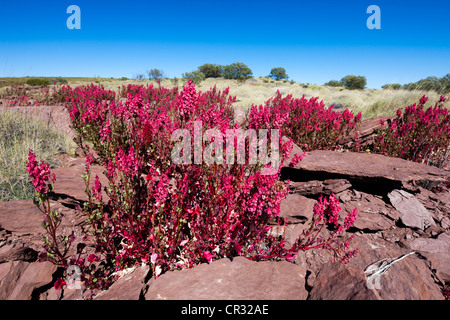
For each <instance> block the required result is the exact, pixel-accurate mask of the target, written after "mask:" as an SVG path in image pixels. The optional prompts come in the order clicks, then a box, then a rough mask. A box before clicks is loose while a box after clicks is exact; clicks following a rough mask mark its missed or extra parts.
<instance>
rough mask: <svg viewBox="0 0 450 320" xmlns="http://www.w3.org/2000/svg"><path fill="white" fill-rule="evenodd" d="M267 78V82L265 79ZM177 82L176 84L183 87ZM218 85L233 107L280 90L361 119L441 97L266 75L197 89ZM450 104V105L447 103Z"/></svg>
mask: <svg viewBox="0 0 450 320" xmlns="http://www.w3.org/2000/svg"><path fill="white" fill-rule="evenodd" d="M264 80H266V81H264ZM123 83H124V84H127V83H141V84H146V83H153V84H155V82H150V81H137V80H128V81H124V82H123ZM102 84H103V85H104V86H105V88H107V89H112V90H115V89H117V87H118V84H119V85H121V84H122V81H121V82H115V83H114V82H107V83H102ZM161 85H162V86H165V87H172V86H173V83H172V82H171V81H170V80H169V79H166V80H163V81H162V82H161ZM182 85H183V83H182V82H181V81H180V82H179V84H178V86H182ZM214 85H216V86H217V88H218V89H220V90H223V89H226V88H228V87H229V88H230V94H231V95H233V96H236V97H237V101H236V103H235V106H238V107H243V108H244V109H248V108H250V107H251V105H252V104H254V105H260V104H264V103H265V102H266V101H267V100H268V99H270V98H271V97H273V96H274V95H275V94H276V92H277V91H278V90H279V91H280V92H281V93H282V94H283V95H287V94H292V95H293V96H294V97H297V98H300V97H302V96H303V95H305V97H306V98H312V97H319V99H320V100H323V101H324V103H325V105H326V106H330V105H332V104H334V105H335V107H338V108H349V109H351V110H353V111H355V112H356V113H357V112H362V114H363V118H364V119H368V118H371V117H374V116H380V115H395V112H396V111H397V109H398V108H401V109H404V108H405V107H407V106H409V105H412V104H414V103H417V102H418V101H419V99H420V98H421V97H422V96H423V95H424V94H425V95H427V96H428V97H429V98H430V100H429V103H431V102H434V101H437V100H438V99H439V97H440V95H439V94H437V93H436V92H434V91H408V90H386V89H365V90H346V89H344V88H342V87H326V86H318V85H311V84H308V85H304V84H300V83H293V84H291V83H290V82H285V83H284V82H283V81H273V83H271V82H270V81H269V82H267V79H265V78H256V79H250V80H247V81H245V82H239V81H234V80H224V79H212V78H209V79H206V80H205V81H203V82H201V83H200V84H199V85H197V88H198V89H199V90H202V91H205V90H208V89H209V88H211V87H213V86H214ZM448 106H450V104H448Z"/></svg>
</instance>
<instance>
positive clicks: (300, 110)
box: [248, 91, 362, 151]
mask: <svg viewBox="0 0 450 320" xmlns="http://www.w3.org/2000/svg"><path fill="white" fill-rule="evenodd" d="M332 108H333V106H330V107H329V108H326V107H325V104H324V102H323V101H318V98H311V99H309V100H307V99H306V98H305V97H304V96H303V97H302V98H300V99H296V98H293V97H292V95H287V96H285V97H283V96H282V95H281V93H280V92H279V91H278V92H277V95H276V96H275V97H274V98H271V99H269V100H268V101H267V102H266V104H265V105H260V106H254V105H253V106H252V107H251V109H250V113H249V116H248V125H249V127H251V128H256V129H259V128H271V127H272V128H279V129H281V130H282V131H283V135H285V136H287V137H289V138H291V139H292V140H293V141H294V142H295V143H296V144H297V145H298V146H300V147H301V148H302V150H304V151H310V150H317V149H325V150H333V149H336V148H338V147H340V143H341V142H342V141H343V139H344V138H345V137H347V136H348V135H350V134H356V129H357V126H358V124H359V123H360V121H361V117H362V116H361V113H359V114H357V115H356V116H355V115H354V114H353V112H352V111H349V110H348V109H345V110H344V112H343V113H340V112H337V111H334V110H332Z"/></svg>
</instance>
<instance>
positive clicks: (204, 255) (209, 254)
mask: <svg viewBox="0 0 450 320" xmlns="http://www.w3.org/2000/svg"><path fill="white" fill-rule="evenodd" d="M203 258H205V259H206V261H208V262H211V260H212V259H213V255H212V254H211V253H210V252H208V251H204V252H203Z"/></svg>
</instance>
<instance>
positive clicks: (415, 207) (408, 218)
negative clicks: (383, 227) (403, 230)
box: [388, 190, 436, 230]
mask: <svg viewBox="0 0 450 320" xmlns="http://www.w3.org/2000/svg"><path fill="white" fill-rule="evenodd" d="M388 197H389V200H390V201H391V203H392V205H393V206H394V208H395V209H396V210H397V211H399V212H400V214H401V217H400V220H401V221H402V223H403V224H404V225H405V226H407V227H410V228H417V229H421V230H424V229H426V228H428V227H430V226H435V225H436V223H435V222H434V220H433V217H432V216H431V214H430V212H428V210H427V209H426V208H425V207H424V206H423V204H422V203H420V201H419V200H417V198H416V197H415V196H414V195H413V194H411V193H409V192H406V191H404V190H393V191H392V192H390V193H389V194H388Z"/></svg>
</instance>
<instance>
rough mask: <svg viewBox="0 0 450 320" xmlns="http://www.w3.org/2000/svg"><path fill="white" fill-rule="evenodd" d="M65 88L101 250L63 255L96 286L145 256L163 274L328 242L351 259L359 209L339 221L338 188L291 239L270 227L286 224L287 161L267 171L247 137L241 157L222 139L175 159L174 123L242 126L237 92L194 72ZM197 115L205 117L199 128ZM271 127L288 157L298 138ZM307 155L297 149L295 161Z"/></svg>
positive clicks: (278, 123)
mask: <svg viewBox="0 0 450 320" xmlns="http://www.w3.org/2000/svg"><path fill="white" fill-rule="evenodd" d="M62 90H64V91H65V93H64V95H65V96H66V101H67V104H66V106H67V109H68V111H69V114H70V117H71V122H72V127H73V129H74V130H75V131H76V133H77V143H78V144H79V146H80V147H81V148H82V150H84V153H85V156H86V166H85V169H86V170H85V174H83V179H84V181H85V185H86V188H85V192H86V194H87V196H88V201H87V202H86V203H85V205H84V208H83V210H84V211H85V213H86V215H87V216H88V222H89V225H90V230H89V233H88V234H87V235H86V239H89V241H91V242H92V244H93V245H94V247H95V252H96V253H95V255H94V256H89V257H90V258H89V257H88V258H87V259H86V258H82V257H81V256H80V255H79V254H78V255H77V256H75V257H72V258H70V259H69V261H68V262H67V264H69V265H73V264H75V265H77V266H79V267H80V268H81V269H82V270H83V272H87V276H86V277H85V278H83V279H84V281H85V282H86V283H87V284H88V285H89V286H90V287H95V288H99V289H101V288H103V287H105V286H107V285H108V284H109V283H110V280H111V274H112V271H116V270H121V269H124V268H128V267H133V266H136V265H140V264H141V263H146V264H149V265H150V266H151V267H152V270H153V273H154V275H155V276H158V275H159V274H161V273H162V272H165V271H167V270H173V269H177V268H191V267H193V266H195V265H197V264H199V263H203V262H210V261H212V260H215V259H219V258H221V257H233V256H236V255H241V256H245V257H247V258H248V259H252V260H264V259H287V260H289V261H290V260H292V259H294V258H295V253H296V252H298V251H300V250H308V249H312V248H316V249H328V250H331V251H333V252H334V254H335V257H336V259H339V260H341V261H344V262H346V261H348V259H349V258H350V257H351V256H352V255H354V254H355V251H352V250H347V249H348V246H349V241H350V240H351V239H347V240H345V241H344V242H342V241H343V239H344V238H343V235H344V231H345V230H346V229H348V228H349V227H350V226H351V225H352V224H353V222H354V218H355V217H356V211H354V212H352V213H351V214H350V215H348V216H347V217H346V218H345V219H344V223H343V225H340V223H341V221H340V220H339V218H338V216H339V211H340V207H339V205H338V202H337V200H336V199H335V198H334V197H330V198H329V199H328V200H327V199H325V198H322V199H321V200H320V201H319V203H318V205H317V208H316V210H317V214H316V215H315V217H314V223H313V225H312V227H311V229H310V230H309V231H308V232H307V233H305V234H303V235H299V239H298V240H297V241H296V243H295V245H294V246H293V247H291V248H286V247H285V243H286V242H285V240H283V238H282V237H279V236H275V235H273V234H272V232H271V229H272V228H273V227H276V226H278V227H280V226H281V219H280V218H279V214H280V203H281V201H282V200H283V199H284V198H285V196H286V195H287V192H288V182H283V181H280V169H281V166H280V167H279V168H278V170H275V171H274V172H273V174H270V175H266V174H262V169H265V168H267V166H268V165H264V164H262V163H260V162H258V163H256V164H250V163H249V162H248V159H249V157H250V152H249V150H250V146H249V145H250V143H246V142H245V141H244V143H245V145H244V149H245V150H246V151H247V152H246V162H245V164H238V163H235V162H233V163H227V160H229V159H226V157H225V154H226V150H227V148H228V145H226V144H224V153H223V154H224V155H223V157H224V163H212V164H208V163H206V162H205V161H202V162H199V163H198V162H196V161H195V158H196V155H195V150H194V152H193V154H191V155H190V158H191V160H192V161H191V162H190V163H187V164H175V163H174V162H172V157H171V155H172V152H173V150H174V146H175V144H176V143H177V141H172V133H173V132H174V131H175V130H177V129H184V130H186V132H188V133H190V134H191V136H194V137H195V134H196V130H200V131H201V132H200V133H201V134H202V135H204V134H205V132H206V130H208V129H217V130H218V131H219V132H220V133H221V134H223V135H224V136H225V135H226V132H227V130H238V129H239V126H238V125H237V124H236V123H234V121H233V109H232V104H233V102H234V101H235V97H230V96H229V95H228V90H224V91H219V90H217V89H216V88H215V87H214V88H212V89H210V90H209V91H207V92H197V91H196V89H195V86H194V84H193V83H192V81H189V82H188V83H187V84H186V86H185V87H184V88H183V89H182V90H181V91H178V89H177V88H174V89H166V88H162V87H161V86H157V87H156V86H152V85H150V86H145V87H144V86H132V85H129V86H127V87H122V89H121V90H120V97H115V96H114V94H113V93H111V92H109V91H105V90H104V89H103V87H101V86H94V85H91V86H87V87H80V88H75V89H71V88H70V87H64V89H62ZM124 96H126V99H125V98H124ZM279 99H280V100H282V98H281V97H280V98H279ZM282 105H284V104H282ZM270 121H273V122H275V124H273V123H272V124H271V123H270ZM270 121H269V122H267V128H270V129H272V128H275V129H278V128H281V127H282V126H283V125H284V122H283V121H286V119H285V118H276V117H275V119H274V120H273V119H270ZM199 122H201V124H202V126H201V128H200V129H198V128H197V129H196V126H195V124H196V123H197V124H198V123H199ZM252 125H255V122H251V123H250V126H249V127H250V128H252ZM253 128H257V127H256V125H255V126H254V127H253ZM243 129H246V128H243ZM197 133H198V132H197ZM272 134H275V135H276V134H277V133H272V132H270V133H269V138H267V141H265V142H268V141H271V142H270V143H273V142H274V141H275V142H276V141H277V139H278V142H279V146H280V148H279V153H280V162H283V160H284V159H287V157H289V154H290V152H291V150H292V140H289V141H287V142H284V140H283V139H282V134H281V132H279V136H278V137H277V136H274V137H272V136H271V135H272ZM272 138H273V139H275V140H272ZM214 139H216V138H214ZM234 142H236V140H235V141H234ZM193 143H194V144H196V143H199V144H200V150H201V151H202V155H203V154H205V150H207V147H208V146H207V145H205V141H202V140H200V141H195V139H194V142H193ZM232 147H233V148H234V147H235V146H234V145H233V146H232ZM268 149H270V148H268ZM270 150H271V149H270ZM183 152H185V151H183ZM271 152H275V151H271ZM215 156H217V157H219V158H220V155H217V154H216V155H215ZM303 157H304V154H302V155H295V156H294V158H293V162H298V161H301V159H302V158H303ZM94 162H96V163H98V164H100V165H102V166H103V167H104V174H105V176H106V177H107V180H108V183H107V185H102V183H101V182H100V179H99V177H97V176H96V177H91V170H90V168H91V165H92V164H93V163H94ZM91 181H93V183H91ZM341 220H342V219H341ZM329 225H333V228H331V229H330V226H329ZM324 226H327V227H326V228H325V227H324ZM329 230H333V232H332V234H331V235H330V234H328V235H327V232H329ZM91 258H92V259H91ZM96 260H100V261H102V262H103V265H102V264H98V261H96ZM96 266H97V267H96ZM60 285H63V283H62V282H59V283H58V286H60Z"/></svg>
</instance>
